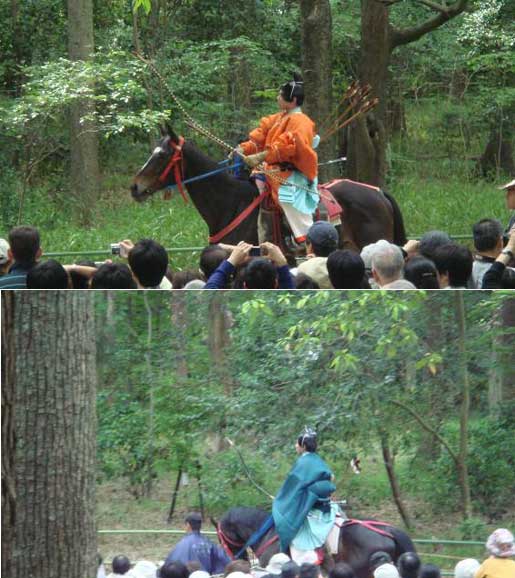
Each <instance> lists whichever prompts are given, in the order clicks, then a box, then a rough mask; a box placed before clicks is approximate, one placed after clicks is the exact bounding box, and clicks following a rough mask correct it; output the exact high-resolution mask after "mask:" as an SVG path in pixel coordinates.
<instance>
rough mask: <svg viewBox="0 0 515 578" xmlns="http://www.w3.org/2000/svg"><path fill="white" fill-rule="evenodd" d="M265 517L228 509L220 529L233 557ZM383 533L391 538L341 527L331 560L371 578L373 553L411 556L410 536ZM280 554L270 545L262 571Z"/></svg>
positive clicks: (263, 556) (387, 528) (361, 577)
mask: <svg viewBox="0 0 515 578" xmlns="http://www.w3.org/2000/svg"><path fill="white" fill-rule="evenodd" d="M267 517H268V514H267V513H266V512H263V511H262V510H258V509H255V508H231V509H230V510H229V511H228V512H227V513H226V514H224V516H223V517H222V519H221V520H220V528H221V530H222V532H223V534H224V535H225V536H227V537H228V538H229V539H230V540H231V541H232V542H234V543H235V544H238V545H235V544H233V545H231V544H230V543H228V546H229V547H230V549H231V551H232V552H233V554H236V553H237V552H238V550H239V549H240V547H241V545H243V544H244V543H245V542H246V541H247V540H248V538H249V537H250V536H251V535H252V534H253V533H254V532H255V531H256V530H257V529H258V528H260V527H261V525H262V524H263V522H264V521H265V519H266V518H267ZM381 529H384V530H385V531H386V532H388V533H389V534H391V535H392V536H393V537H394V540H392V539H391V538H389V537H387V536H383V535H381V534H378V533H376V532H374V531H372V530H369V529H368V528H365V527H364V526H361V525H359V524H353V525H349V526H344V527H343V528H342V529H341V531H340V539H339V546H338V554H336V555H335V556H333V560H334V562H347V564H349V565H350V566H351V567H352V568H353V570H354V572H355V574H356V576H357V577H358V578H372V573H371V572H370V569H369V566H368V560H369V558H370V555H371V554H373V553H374V552H378V551H380V550H381V551H383V552H387V553H388V554H390V556H391V557H392V559H393V560H394V561H396V560H397V558H398V557H399V556H400V555H401V554H402V553H403V552H408V551H411V552H414V551H415V546H414V545H413V542H412V541H411V539H410V538H409V536H408V535H407V534H406V533H405V532H403V531H402V530H399V529H398V528H395V527H393V526H381ZM274 535H275V531H274V530H273V529H272V530H270V531H269V532H268V533H267V534H265V536H263V537H262V538H261V540H260V541H259V542H258V543H257V544H256V545H254V546H253V547H252V550H253V551H254V552H259V550H260V547H261V546H262V545H264V544H266V542H267V541H269V540H270V539H271V538H272V536H274ZM278 551H279V541H278V540H276V541H275V542H273V543H272V544H271V545H270V546H269V547H268V548H267V549H266V550H265V551H264V552H262V553H260V555H259V563H260V565H261V566H262V567H264V566H266V564H268V561H269V560H270V558H271V557H272V556H273V555H274V554H276V553H277V552H278Z"/></svg>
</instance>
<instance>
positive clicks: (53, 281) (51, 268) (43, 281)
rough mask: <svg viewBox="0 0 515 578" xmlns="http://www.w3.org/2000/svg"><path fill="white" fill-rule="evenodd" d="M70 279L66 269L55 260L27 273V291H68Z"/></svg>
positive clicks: (37, 266)
mask: <svg viewBox="0 0 515 578" xmlns="http://www.w3.org/2000/svg"><path fill="white" fill-rule="evenodd" d="M69 287H70V279H69V277H68V273H67V272H66V270H65V268H64V267H63V266H62V265H61V263H58V262H57V261H55V260H54V259H49V260H48V261H43V262H41V263H38V264H37V265H34V267H32V268H31V269H30V271H29V272H28V273H27V289H68V288H69Z"/></svg>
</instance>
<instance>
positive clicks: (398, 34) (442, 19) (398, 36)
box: [391, 0, 469, 48]
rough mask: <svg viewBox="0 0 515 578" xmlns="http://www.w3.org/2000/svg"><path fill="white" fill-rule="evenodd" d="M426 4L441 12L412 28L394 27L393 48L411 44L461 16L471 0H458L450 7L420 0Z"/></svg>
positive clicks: (392, 32) (392, 30) (392, 31)
mask: <svg viewBox="0 0 515 578" xmlns="http://www.w3.org/2000/svg"><path fill="white" fill-rule="evenodd" d="M419 1H420V2H422V3H423V4H425V5H426V6H429V5H431V8H433V9H434V10H438V11H439V14H437V15H436V16H433V17H432V18H428V19H427V20H426V21H425V22H422V23H421V24H419V25H418V26H412V27H411V28H404V29H399V28H394V27H392V29H391V45H392V48H396V47H397V46H402V45H403V44H409V43H410V42H415V41H416V40H418V39H419V38H421V37H422V36H424V35H425V34H427V33H428V32H431V31H432V30H435V29H436V28H439V27H440V26H441V25H442V24H445V23H446V22H447V21H449V20H452V19H453V18H455V17H456V16H459V15H460V14H461V13H462V12H463V11H464V10H465V8H467V5H468V3H469V0H456V2H455V3H454V4H451V5H450V6H448V7H446V8H445V7H443V6H441V5H439V4H437V3H436V2H433V1H432V0H419Z"/></svg>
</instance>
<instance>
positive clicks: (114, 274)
mask: <svg viewBox="0 0 515 578" xmlns="http://www.w3.org/2000/svg"><path fill="white" fill-rule="evenodd" d="M136 288H137V287H136V282H135V281H134V278H133V277H132V273H131V270H130V269H129V267H127V265H125V263H104V264H103V265H101V266H100V267H99V268H98V269H97V270H96V271H95V273H94V274H93V277H92V278H91V289H136Z"/></svg>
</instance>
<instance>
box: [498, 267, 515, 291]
mask: <svg viewBox="0 0 515 578" xmlns="http://www.w3.org/2000/svg"><path fill="white" fill-rule="evenodd" d="M501 287H502V288H503V289H515V269H512V268H511V267H506V269H505V270H504V271H503V274H502V277H501Z"/></svg>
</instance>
